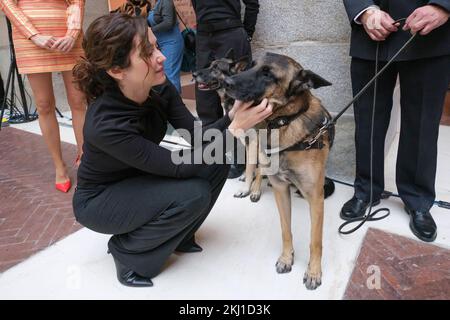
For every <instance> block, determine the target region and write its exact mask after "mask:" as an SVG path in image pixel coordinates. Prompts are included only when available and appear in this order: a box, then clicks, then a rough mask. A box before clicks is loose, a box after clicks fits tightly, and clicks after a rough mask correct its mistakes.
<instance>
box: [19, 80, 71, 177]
mask: <svg viewBox="0 0 450 320" xmlns="http://www.w3.org/2000/svg"><path fill="white" fill-rule="evenodd" d="M27 77H28V81H29V82H30V86H31V90H32V91H33V96H34V101H35V103H36V108H37V111H38V114H39V126H40V127H41V132H42V136H43V137H44V140H45V143H46V144H47V147H48V150H49V151H50V155H51V156H52V159H53V164H54V165H55V169H56V176H55V182H56V183H64V182H66V181H67V180H69V175H68V174H67V168H66V165H65V164H64V161H63V159H62V154H61V140H60V136H59V126H58V122H57V120H56V114H55V95H54V94H53V84H52V74H51V73H33V74H28V75H27Z"/></svg>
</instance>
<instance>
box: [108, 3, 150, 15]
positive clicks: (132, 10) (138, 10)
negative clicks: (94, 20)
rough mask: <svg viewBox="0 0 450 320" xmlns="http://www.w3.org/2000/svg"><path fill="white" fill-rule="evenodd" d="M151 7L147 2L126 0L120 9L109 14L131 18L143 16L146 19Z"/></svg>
mask: <svg viewBox="0 0 450 320" xmlns="http://www.w3.org/2000/svg"><path fill="white" fill-rule="evenodd" d="M151 7H152V6H151V3H150V1H149V0H127V1H125V2H124V3H123V4H122V5H121V6H120V7H118V8H117V9H115V10H112V11H111V12H121V13H125V14H128V15H130V16H132V17H138V16H143V17H145V18H147V16H148V13H149V11H150V10H151Z"/></svg>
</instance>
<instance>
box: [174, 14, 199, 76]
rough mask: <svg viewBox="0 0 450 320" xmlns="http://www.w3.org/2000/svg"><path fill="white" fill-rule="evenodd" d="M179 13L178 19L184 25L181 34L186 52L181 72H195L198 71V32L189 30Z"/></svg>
mask: <svg viewBox="0 0 450 320" xmlns="http://www.w3.org/2000/svg"><path fill="white" fill-rule="evenodd" d="M175 12H176V13H177V16H178V19H180V21H181V23H182V24H183V25H184V30H183V31H182V32H181V36H182V37H183V43H184V50H183V61H182V62H181V71H183V72H193V71H195V69H196V63H195V41H196V34H197V33H196V31H195V30H194V29H192V28H189V27H188V26H187V25H186V23H185V22H184V21H183V19H182V18H181V17H180V15H179V14H178V11H176V10H175Z"/></svg>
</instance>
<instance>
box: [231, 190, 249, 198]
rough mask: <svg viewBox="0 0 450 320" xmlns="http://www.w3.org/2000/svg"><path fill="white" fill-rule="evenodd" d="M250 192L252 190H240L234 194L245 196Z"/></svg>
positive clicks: (240, 196) (239, 196)
mask: <svg viewBox="0 0 450 320" xmlns="http://www.w3.org/2000/svg"><path fill="white" fill-rule="evenodd" d="M249 194H250V190H239V191H238V192H236V193H235V194H234V197H235V198H245V197H246V196H248V195H249Z"/></svg>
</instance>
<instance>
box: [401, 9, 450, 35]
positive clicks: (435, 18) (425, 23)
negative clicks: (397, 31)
mask: <svg viewBox="0 0 450 320" xmlns="http://www.w3.org/2000/svg"><path fill="white" fill-rule="evenodd" d="M449 17H450V13H449V12H447V11H446V10H445V9H443V8H441V7H439V6H435V5H432V4H430V5H426V6H423V7H420V8H417V9H416V10H414V12H413V13H411V15H410V16H409V17H408V19H406V22H405V25H404V26H403V30H411V33H417V32H419V31H420V34H421V35H422V36H425V35H427V34H429V33H430V32H431V31H433V30H434V29H436V28H438V27H440V26H442V25H443V24H444V23H446V22H447V20H448V18H449Z"/></svg>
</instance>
